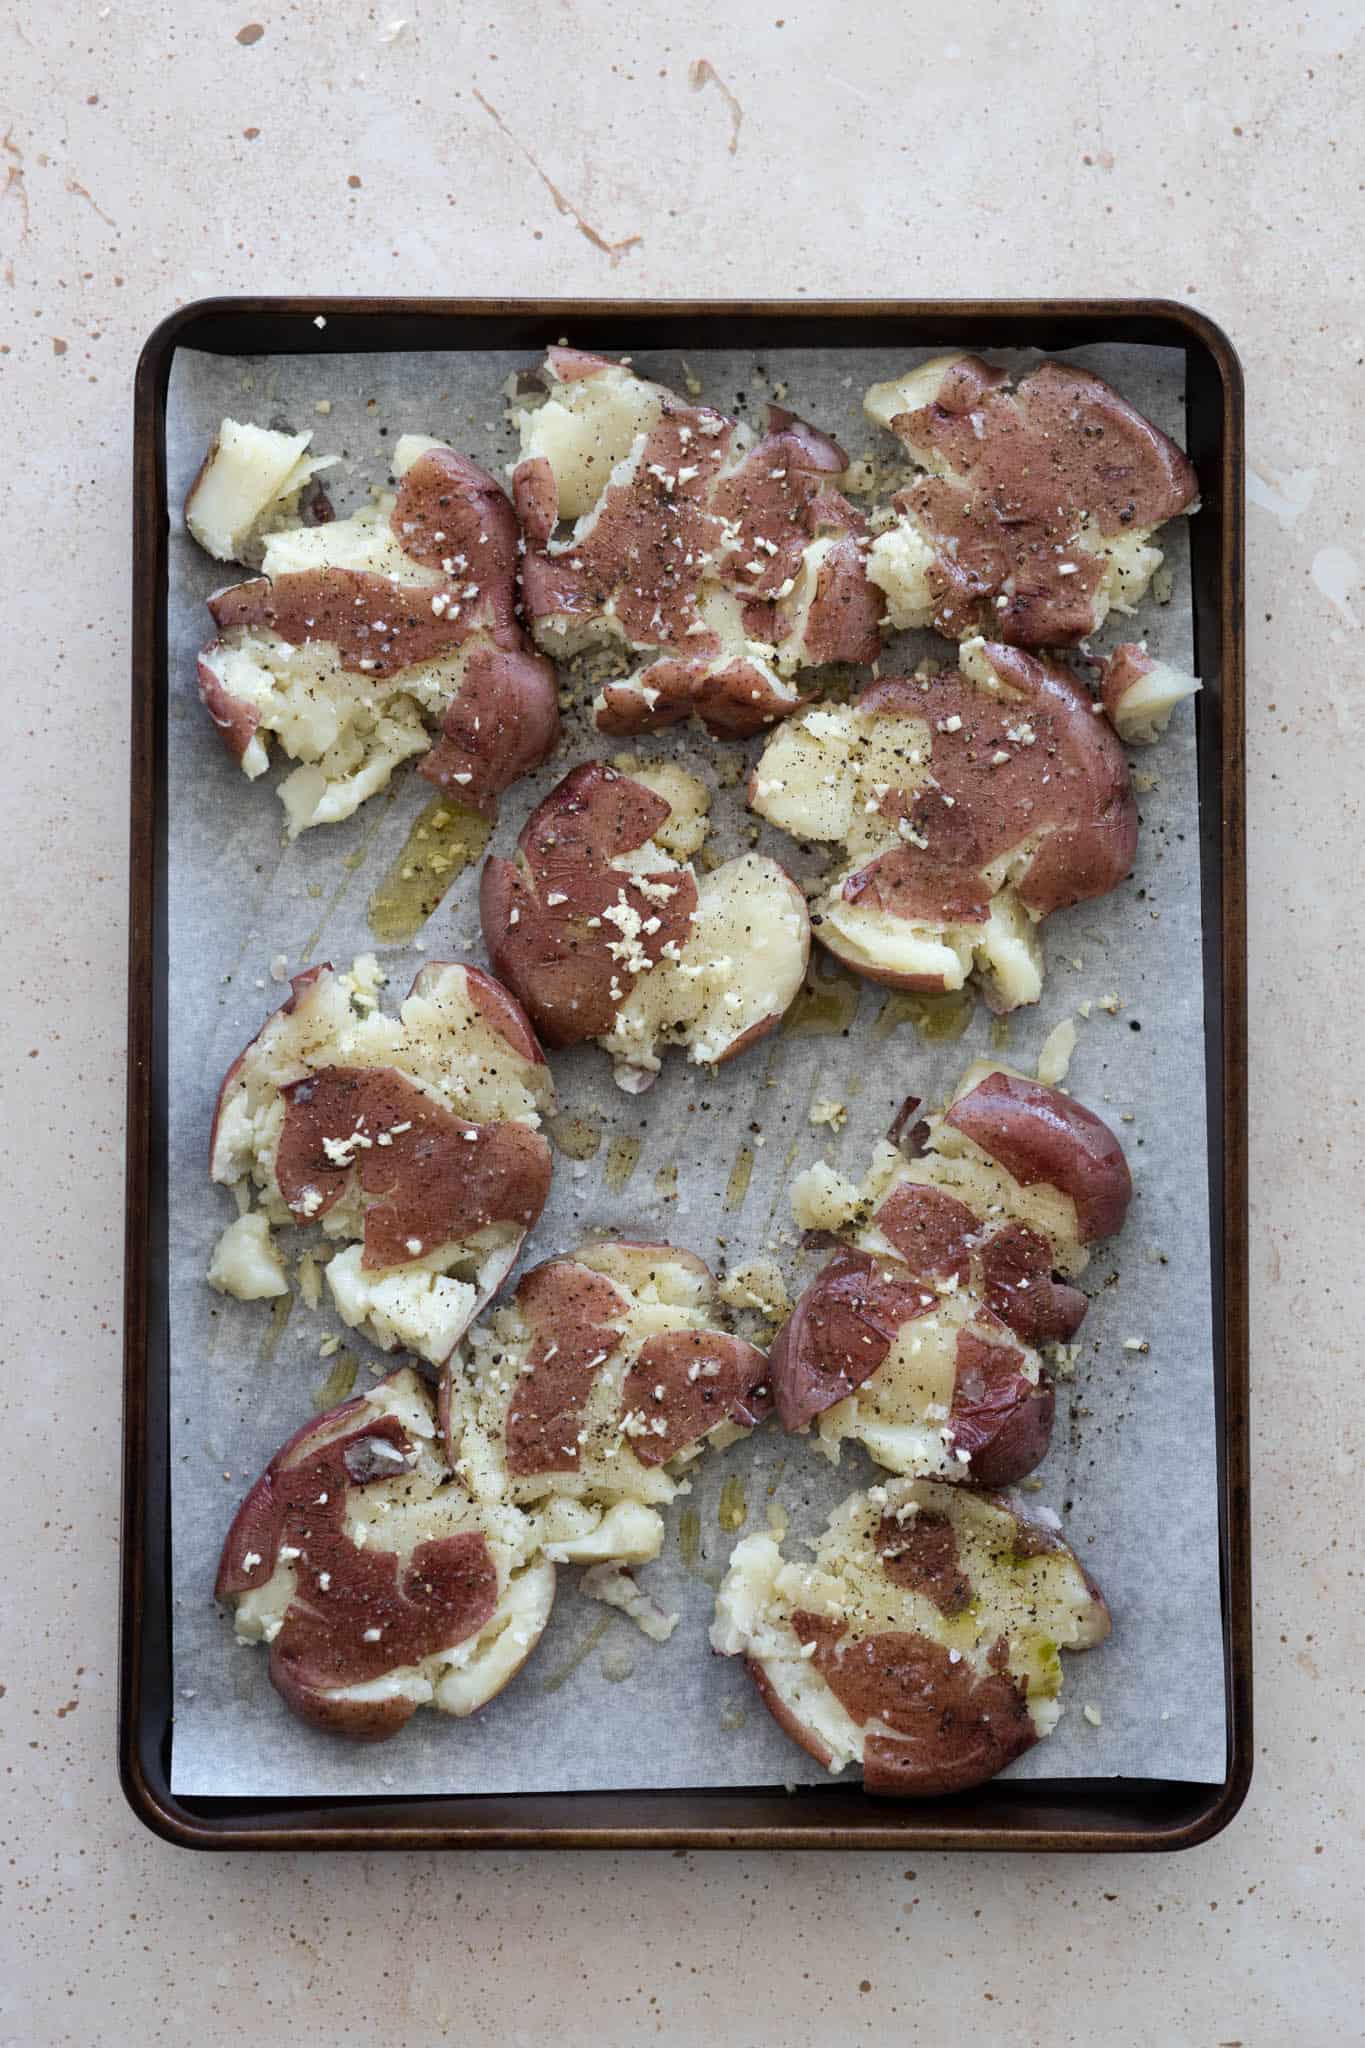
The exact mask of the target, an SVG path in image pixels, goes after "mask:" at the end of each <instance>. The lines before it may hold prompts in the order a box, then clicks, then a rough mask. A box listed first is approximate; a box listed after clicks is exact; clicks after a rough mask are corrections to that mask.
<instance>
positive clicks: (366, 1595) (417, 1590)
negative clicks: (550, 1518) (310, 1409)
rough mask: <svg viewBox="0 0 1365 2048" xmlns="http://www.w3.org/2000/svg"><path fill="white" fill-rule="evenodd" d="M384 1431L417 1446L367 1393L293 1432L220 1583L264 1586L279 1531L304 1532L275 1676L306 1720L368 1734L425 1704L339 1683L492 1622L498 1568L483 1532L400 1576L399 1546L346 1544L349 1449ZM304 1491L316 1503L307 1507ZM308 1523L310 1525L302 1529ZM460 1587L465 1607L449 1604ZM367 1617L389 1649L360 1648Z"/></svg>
mask: <svg viewBox="0 0 1365 2048" xmlns="http://www.w3.org/2000/svg"><path fill="white" fill-rule="evenodd" d="M391 1377H392V1376H391ZM367 1416H368V1417H369V1418H370V1419H369V1420H367V1419H366V1418H367ZM350 1419H353V1420H354V1421H355V1422H356V1423H357V1424H358V1425H361V1426H360V1427H359V1428H357V1430H356V1431H355V1432H354V1433H353V1434H347V1432H346V1431H345V1429H344V1427H341V1428H339V1427H338V1425H341V1424H344V1422H345V1421H347V1420H350ZM375 1438H380V1439H382V1440H383V1441H384V1442H386V1443H389V1444H391V1445H393V1447H394V1448H395V1449H397V1450H400V1451H407V1450H409V1449H410V1448H411V1446H410V1442H409V1439H408V1438H407V1436H406V1435H405V1433H404V1431H403V1429H402V1426H401V1424H400V1423H399V1422H398V1421H397V1419H396V1417H393V1416H389V1415H380V1414H375V1412H374V1410H373V1408H372V1407H371V1404H370V1402H369V1401H367V1400H365V1399H363V1398H359V1399H355V1400H352V1401H347V1402H344V1403H343V1404H342V1405H341V1406H340V1407H339V1408H336V1409H333V1410H332V1411H331V1412H330V1413H328V1414H326V1415H323V1416H319V1417H316V1418H315V1419H314V1420H312V1421H311V1422H308V1423H305V1424H304V1426H303V1427H302V1428H301V1429H299V1430H296V1431H295V1433H294V1435H293V1436H292V1437H290V1438H289V1440H288V1442H287V1443H285V1444H284V1445H283V1446H282V1447H281V1449H280V1450H279V1451H277V1452H276V1454H275V1456H274V1457H273V1458H272V1459H271V1461H270V1464H269V1465H268V1466H267V1467H266V1470H265V1471H264V1472H263V1473H262V1475H261V1477H260V1478H259V1479H258V1480H257V1481H256V1484H255V1485H254V1486H253V1487H252V1489H251V1491H250V1492H249V1493H248V1494H247V1496H246V1499H245V1500H244V1501H243V1502H242V1505H241V1506H240V1507H239V1509H238V1510H237V1513H236V1515H235V1517H234V1518H233V1522H232V1526H231V1528H230V1529H229V1531H228V1536H227V1541H226V1543H225V1544H224V1546H223V1552H222V1557H221V1559H220V1562H219V1567H218V1575H217V1579H216V1582H215V1586H214V1596H215V1598H216V1599H218V1600H224V1601H232V1600H233V1599H234V1598H235V1597H236V1596H238V1595H240V1594H242V1593H244V1592H246V1591H248V1590H249V1589H250V1588H252V1587H256V1586H261V1585H265V1584H266V1583H267V1582H268V1581H269V1580H270V1578H271V1577H272V1575H273V1573H274V1571H275V1568H276V1564H277V1562H278V1556H279V1547H280V1542H281V1538H282V1536H283V1535H285V1534H286V1533H288V1534H289V1535H290V1537H291V1539H292V1538H293V1537H295V1536H297V1537H298V1539H299V1541H300V1543H301V1544H302V1546H303V1547H302V1552H301V1557H300V1560H299V1564H298V1572H299V1585H298V1586H297V1587H296V1590H295V1593H294V1597H293V1599H292V1600H291V1602H290V1605H289V1607H288V1609H287V1611H286V1615H285V1622H284V1627H283V1628H282V1629H281V1631H280V1633H279V1635H278V1636H276V1638H275V1640H274V1642H273V1643H272V1644H271V1645H270V1679H271V1683H272V1684H273V1685H274V1687H275V1689H276V1691H277V1692H278V1693H279V1694H280V1697H281V1698H282V1699H283V1700H284V1702H285V1704H286V1706H288V1707H289V1709H290V1710H291V1712H293V1713H295V1714H296V1715H298V1717H299V1718H300V1719H301V1720H304V1721H307V1722H309V1723H310V1724H311V1725H312V1726H314V1727H318V1728H322V1729H324V1730H326V1731H328V1732H329V1733H333V1734H339V1735H345V1736H347V1737H349V1738H350V1739H351V1740H352V1741H359V1742H380V1741H384V1740H386V1739H387V1738H388V1737H389V1736H391V1735H394V1734H396V1733H397V1731H398V1730H399V1729H400V1728H401V1727H402V1726H403V1724H404V1723H405V1722H406V1721H407V1720H409V1719H410V1717H411V1716H412V1714H413V1713H414V1712H415V1711H416V1708H415V1703H414V1702H412V1701H410V1700H401V1699H399V1700H383V1701H374V1700H346V1699H341V1698H338V1697H337V1693H338V1691H339V1690H341V1689H343V1688H344V1687H346V1686H350V1685H355V1684H357V1683H361V1682H364V1681H366V1680H368V1679H370V1678H373V1677H377V1676H381V1675H382V1674H383V1672H384V1671H385V1670H386V1669H388V1670H392V1669H395V1668H399V1667H401V1666H403V1665H407V1664H412V1663H416V1662H419V1661H420V1659H421V1658H422V1657H423V1656H426V1655H430V1654H431V1653H432V1652H433V1651H435V1650H437V1649H445V1648H449V1647H452V1646H453V1645H454V1644H455V1643H457V1642H459V1641H462V1640H464V1639H465V1638H466V1637H467V1636H469V1635H471V1634H474V1633H476V1632H477V1631H478V1630H479V1629H480V1628H482V1627H483V1626H485V1624H486V1623H487V1621H488V1620H489V1619H491V1617H492V1615H493V1613H494V1612H495V1611H496V1607H497V1581H496V1573H495V1572H494V1569H493V1565H492V1559H491V1557H490V1555H489V1552H488V1546H487V1543H486V1541H485V1539H484V1538H483V1537H482V1536H481V1535H478V1534H475V1533H473V1532H470V1533H469V1534H466V1535H461V1536H455V1537H449V1538H444V1539H440V1540H437V1541H433V1542H429V1543H426V1544H422V1545H419V1546H418V1548H417V1550H416V1551H415V1552H414V1554H413V1558H412V1560H411V1562H410V1564H409V1565H408V1566H407V1567H406V1568H405V1570H404V1571H403V1573H402V1574H401V1576H400V1574H399V1571H398V1568H397V1563H396V1559H395V1558H394V1554H393V1553H392V1552H384V1551H381V1550H378V1549H377V1548H375V1547H372V1546H367V1548H366V1550H365V1551H363V1552H362V1551H360V1550H357V1549H356V1548H355V1546H354V1545H353V1544H351V1543H349V1542H348V1541H347V1540H346V1538H345V1536H344V1533H343V1529H344V1520H345V1501H346V1497H347V1496H348V1495H349V1493H350V1492H351V1491H352V1490H354V1489H356V1488H357V1487H360V1486H363V1484H364V1482H363V1481H357V1480H356V1479H354V1478H353V1477H352V1476H351V1475H350V1473H349V1471H348V1469H347V1466H346V1463H345V1453H346V1450H347V1448H348V1446H350V1445H352V1444H355V1443H357V1442H360V1441H363V1440H369V1439H375ZM314 1444H316V1446H317V1448H316V1449H315V1450H314V1452H313V1455H312V1456H309V1455H308V1454H309V1451H310V1447H311V1446H313V1445H314ZM314 1487H317V1488H318V1489H319V1491H318V1493H317V1494H316V1496H315V1495H314V1494H313V1488H314ZM304 1495H307V1496H308V1498H309V1500H310V1501H311V1503H312V1505H311V1506H307V1507H306V1506H304V1505H303V1496H304ZM305 1522H306V1523H310V1524H312V1525H313V1526H312V1527H308V1528H304V1527H303V1526H302V1525H303V1523H305ZM296 1523H298V1524H299V1527H297V1528H296V1527H295V1524H296ZM251 1555H255V1556H257V1557H258V1558H259V1562H258V1563H256V1564H254V1565H252V1566H251V1567H250V1568H247V1567H246V1565H245V1564H244V1559H245V1558H246V1557H247V1556H251ZM385 1559H387V1560H389V1562H388V1563H385ZM324 1569H325V1571H326V1573H327V1575H328V1583H327V1585H326V1587H325V1588H319V1586H318V1585H317V1584H316V1583H315V1582H316V1581H317V1579H318V1575H319V1572H320V1571H322V1570H324ZM452 1573H453V1577H452V1576H451V1574H452ZM447 1589H448V1590H447ZM457 1589H460V1591H459V1596H458V1604H457V1605H456V1606H451V1605H449V1600H450V1596H451V1595H453V1594H455V1593H456V1590H457ZM424 1608H425V1609H426V1610H429V1611H424ZM457 1616H458V1618H457ZM370 1619H373V1620H375V1621H377V1622H380V1623H382V1625H383V1627H384V1630H385V1634H386V1636H387V1637H388V1638H389V1642H388V1645H387V1647H386V1650H385V1651H381V1650H380V1649H379V1648H378V1647H377V1646H374V1645H370V1644H359V1645H358V1638H359V1634H360V1627H361V1624H362V1623H363V1622H365V1621H367V1620H370ZM455 1630H458V1631H459V1632H458V1633H454V1632H453V1631H455ZM386 1654H388V1655H389V1662H388V1663H387V1665H386V1664H385V1661H384V1658H385V1655H386ZM324 1667H330V1668H331V1669H332V1670H333V1671H334V1673H335V1677H336V1681H337V1682H336V1683H335V1684H333V1685H328V1684H327V1683H326V1682H325V1677H324V1675H323V1672H324ZM352 1667H354V1668H352Z"/></svg>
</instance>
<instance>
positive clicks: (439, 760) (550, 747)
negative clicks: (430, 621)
mask: <svg viewBox="0 0 1365 2048" xmlns="http://www.w3.org/2000/svg"><path fill="white" fill-rule="evenodd" d="M559 734H560V721H559V693H558V685H557V683H556V680H555V672H554V666H553V664H552V663H551V662H549V661H547V660H546V659H545V657H544V655H541V654H534V653H532V652H531V651H530V650H529V649H526V648H515V647H514V648H501V647H484V648H479V649H477V650H476V652H475V653H474V654H473V655H471V656H470V659H469V664H468V667H467V668H466V671H465V680H464V682H463V684H462V685H461V688H460V690H459V692H458V694H457V695H456V696H455V697H453V698H452V699H451V702H450V704H449V705H448V707H447V709H446V713H445V717H444V719H443V720H442V723H441V731H440V733H439V735H438V736H437V738H436V739H435V740H434V741H433V743H432V746H431V749H430V751H429V752H428V753H426V754H424V755H423V756H422V758H421V760H420V761H419V762H418V764H417V772H418V774H419V775H421V776H423V777H424V778H425V780H426V781H428V782H431V783H434V784H435V785H436V787H437V788H438V789H444V790H446V791H448V792H449V794H450V795H451V796H452V797H456V798H458V799H459V800H460V802H462V803H467V804H469V805H471V806H472V807H473V808H474V809H475V810H479V811H482V812H483V813H484V814H485V816H488V817H496V816H497V810H498V798H499V797H500V796H501V795H502V793H503V792H504V790H507V789H509V788H510V787H511V785H512V784H513V783H514V782H518V781H520V779H521V777H522V776H523V775H529V774H530V773H531V771H532V769H534V768H539V766H540V764H541V762H542V761H545V760H548V759H549V757H550V755H551V754H552V753H553V752H554V750H555V748H556V747H557V746H558V744H559Z"/></svg>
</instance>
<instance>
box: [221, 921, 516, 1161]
mask: <svg viewBox="0 0 1365 2048" xmlns="http://www.w3.org/2000/svg"><path fill="white" fill-rule="evenodd" d="M460 966H462V963H461V962H460V961H458V960H429V961H428V962H427V964H426V965H425V966H424V967H422V968H420V969H419V971H418V972H417V974H416V975H414V977H413V981H412V986H411V988H410V989H409V990H408V994H409V995H426V994H427V993H428V991H429V989H430V988H431V986H432V985H433V984H434V983H435V982H436V981H437V980H438V978H439V977H440V975H441V974H442V973H443V972H444V971H445V970H446V969H447V968H450V967H460ZM463 971H464V975H465V981H466V986H467V987H468V989H469V992H470V994H471V996H472V997H473V999H474V1003H475V1006H476V1007H477V1008H478V1010H479V1011H480V1013H481V1014H482V1015H483V1016H484V1017H485V1018H486V1019H487V1021H488V1022H489V1023H490V1024H491V1025H492V1026H493V1028H494V1029H495V1030H496V1031H497V1032H498V1033H499V1035H500V1036H501V1037H503V1038H504V1039H506V1041H507V1043H508V1044H509V1045H510V1046H511V1048H512V1050H513V1051H514V1052H517V1053H520V1055H521V1056H522V1058H523V1059H525V1060H528V1061H530V1062H531V1063H533V1064H534V1065H536V1066H541V1067H543V1066H544V1065H545V1054H544V1052H543V1051H542V1049H541V1045H540V1041H539V1039H538V1038H537V1037H536V1034H535V1032H534V1031H533V1030H532V1029H531V1021H530V1019H529V1017H528V1016H527V1015H526V1012H525V1010H523V1008H522V1007H521V1004H520V1003H519V1002H518V1001H517V999H516V997H515V996H513V995H512V994H510V993H509V991H508V990H507V989H505V988H504V987H503V986H502V984H501V983H500V982H498V981H495V980H494V978H493V976H492V975H491V974H486V973H485V972H484V970H483V968H481V967H464V969H463ZM333 972H334V969H333V966H332V963H331V961H330V960H323V961H321V962H320V963H319V964H318V965H317V966H316V967H305V968H304V970H303V971H302V973H300V974H295V975H293V976H292V977H291V979H290V983H289V994H288V996H287V997H286V998H285V1000H284V1001H283V1002H282V1003H281V1004H280V1005H279V1007H278V1009H274V1010H272V1011H271V1013H270V1015H269V1016H268V1017H267V1018H266V1020H265V1022H264V1024H262V1026H261V1028H260V1030H259V1031H258V1032H257V1033H256V1035H255V1037H254V1038H249V1039H248V1040H247V1042H246V1044H245V1045H244V1046H243V1047H242V1050H241V1051H240V1052H239V1053H238V1055H237V1057H236V1059H235V1060H234V1061H233V1062H232V1065H231V1066H230V1067H229V1068H228V1070H227V1072H226V1073H225V1074H224V1076H223V1079H222V1081H221V1083H220V1084H219V1088H218V1096H217V1100H216V1101H215V1103H214V1107H213V1121H212V1124H211V1125H210V1128H209V1162H210V1165H209V1173H210V1177H211V1178H213V1177H215V1176H214V1174H213V1165H212V1162H213V1158H214V1155H215V1153H216V1152H217V1149H218V1125H219V1122H220V1120H221V1117H222V1113H223V1105H224V1104H225V1103H226V1101H227V1099H228V1096H229V1094H230V1093H231V1090H232V1086H233V1083H234V1082H235V1081H236V1079H237V1076H238V1075H239V1074H240V1073H241V1071H242V1068H243V1067H244V1066H245V1064H246V1062H247V1059H248V1058H249V1057H250V1055H251V1053H252V1051H253V1049H254V1048H255V1047H256V1046H258V1045H259V1044H260V1042H261V1040H262V1039H263V1038H264V1037H265V1036H266V1034H267V1033H268V1032H269V1031H270V1029H271V1027H272V1025H274V1024H275V1023H276V1022H277V1021H278V1020H279V1019H280V1018H281V1017H290V1016H292V1015H293V1013H294V1011H295V1010H296V1009H297V1008H298V1005H299V1003H300V1002H302V1001H303V999H304V997H305V996H306V995H307V993H308V991H309V990H310V989H311V988H312V986H313V984H314V983H315V982H317V981H319V980H321V978H322V976H323V975H324V974H331V973H333Z"/></svg>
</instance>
